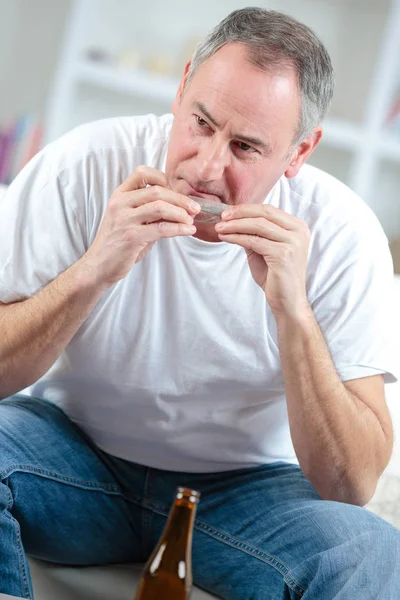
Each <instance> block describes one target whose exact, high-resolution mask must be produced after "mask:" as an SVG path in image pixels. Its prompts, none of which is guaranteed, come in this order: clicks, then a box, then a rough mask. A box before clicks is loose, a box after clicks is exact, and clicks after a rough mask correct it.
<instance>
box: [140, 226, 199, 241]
mask: <svg viewBox="0 0 400 600" xmlns="http://www.w3.org/2000/svg"><path fill="white" fill-rule="evenodd" d="M143 229H144V232H143V233H144V236H143V237H144V238H145V240H146V242H147V243H151V242H155V241H157V240H159V239H161V238H172V237H181V236H188V235H193V234H194V233H196V227H195V226H194V225H189V224H184V223H169V222H168V221H160V222H159V223H150V224H149V225H144V227H143Z"/></svg>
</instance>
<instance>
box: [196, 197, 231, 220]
mask: <svg viewBox="0 0 400 600" xmlns="http://www.w3.org/2000/svg"><path fill="white" fill-rule="evenodd" d="M189 198H190V199H191V200H194V201H195V202H197V203H198V204H200V206H201V212H199V214H197V215H196V216H195V220H196V219H197V220H198V221H202V222H203V223H216V222H217V221H220V220H221V215H222V213H223V212H224V210H225V209H226V208H228V206H229V205H228V204H224V203H223V202H209V201H208V200H204V198H198V197H197V196H189Z"/></svg>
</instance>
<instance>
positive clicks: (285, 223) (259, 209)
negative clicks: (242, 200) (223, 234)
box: [221, 204, 304, 231]
mask: <svg viewBox="0 0 400 600" xmlns="http://www.w3.org/2000/svg"><path fill="white" fill-rule="evenodd" d="M226 212H228V213H229V216H226ZM245 217H249V218H251V217H264V218H265V219H268V220H269V221H271V223H275V225H278V226H279V227H282V228H283V229H287V230H288V231H297V230H298V229H300V228H302V227H304V221H303V220H302V219H298V218H297V217H293V216H292V215H290V214H289V213H287V212H286V211H284V210H281V209H280V208H276V207H275V206H271V204H236V206H234V207H232V208H231V207H230V208H229V209H228V211H224V212H223V213H222V215H221V219H222V220H224V221H225V220H228V221H229V220H231V219H242V218H245Z"/></svg>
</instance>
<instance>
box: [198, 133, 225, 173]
mask: <svg viewBox="0 0 400 600" xmlns="http://www.w3.org/2000/svg"><path fill="white" fill-rule="evenodd" d="M229 162H230V155H229V148H227V147H226V145H225V143H224V142H223V141H222V140H221V141H218V140H216V139H215V138H208V139H207V140H203V143H202V147H201V150H200V152H199V153H198V157H197V163H198V164H197V176H198V179H199V181H217V180H218V179H221V178H222V176H223V174H224V171H225V169H226V167H227V166H228V165H229Z"/></svg>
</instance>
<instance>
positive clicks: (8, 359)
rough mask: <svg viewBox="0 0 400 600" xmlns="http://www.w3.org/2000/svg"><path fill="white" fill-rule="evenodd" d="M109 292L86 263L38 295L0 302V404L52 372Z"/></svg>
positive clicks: (63, 275)
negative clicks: (50, 370)
mask: <svg viewBox="0 0 400 600" xmlns="http://www.w3.org/2000/svg"><path fill="white" fill-rule="evenodd" d="M105 289H106V287H105V286H104V284H102V283H101V282H96V280H95V278H94V277H93V274H92V273H91V271H90V270H89V269H87V268H86V264H85V261H84V259H81V260H80V261H78V262H77V263H75V264H74V265H72V266H71V267H70V268H69V269H67V270H66V271H65V272H64V273H62V274H61V275H60V276H59V277H57V279H55V280H54V281H52V282H51V283H50V284H48V285H47V286H46V287H45V288H44V289H42V290H41V291H40V292H39V293H38V294H36V295H35V296H32V297H31V298H28V299H27V300H23V301H22V302H16V303H13V304H1V303H0V330H1V332H2V337H1V343H0V399H3V398H6V397H8V396H11V395H12V394H15V393H17V392H18V391H19V390H21V389H24V388H25V387H27V386H29V385H31V384H32V383H34V382H35V381H37V380H38V379H39V378H40V377H41V376H42V375H44V373H46V371H48V369H50V367H51V366H52V365H53V364H54V362H55V361H56V360H57V358H58V357H59V356H60V355H61V353H62V351H63V350H64V348H65V347H66V346H67V344H68V343H69V342H70V340H71V338H72V337H73V336H74V334H75V333H76V331H77V330H78V329H79V327H80V326H81V325H82V323H83V322H84V321H85V319H86V318H87V317H88V315H89V314H90V313H91V311H92V310H93V308H94V307H95V305H96V304H97V302H98V300H99V298H100V296H101V295H102V294H103V292H104V291H105Z"/></svg>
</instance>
